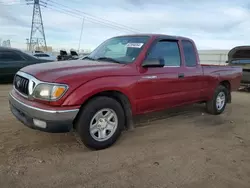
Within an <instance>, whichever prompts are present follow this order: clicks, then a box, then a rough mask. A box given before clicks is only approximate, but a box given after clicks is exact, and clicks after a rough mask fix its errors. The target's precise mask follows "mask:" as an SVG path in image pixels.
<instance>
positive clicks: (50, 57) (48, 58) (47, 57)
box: [33, 53, 57, 61]
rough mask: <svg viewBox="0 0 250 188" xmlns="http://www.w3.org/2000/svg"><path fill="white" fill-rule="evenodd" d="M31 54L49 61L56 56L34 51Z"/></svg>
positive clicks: (54, 59) (53, 59)
mask: <svg viewBox="0 0 250 188" xmlns="http://www.w3.org/2000/svg"><path fill="white" fill-rule="evenodd" d="M33 56H35V57H37V58H38V59H45V60H50V61H56V60H57V58H56V56H53V55H49V54H46V53H34V54H33Z"/></svg>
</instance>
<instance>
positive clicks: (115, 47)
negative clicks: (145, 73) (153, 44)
mask: <svg viewBox="0 0 250 188" xmlns="http://www.w3.org/2000/svg"><path fill="white" fill-rule="evenodd" d="M148 39H149V37H148V36H121V37H114V38H111V39H108V40H106V41H105V42H103V43H102V44H101V45H100V46H98V47H97V48H96V49H95V50H94V51H93V52H92V53H91V54H90V55H89V56H88V58H91V59H93V60H101V59H102V60H107V61H108V60H111V59H113V62H115V61H117V62H119V63H125V64H128V63H132V62H134V60H135V59H136V58H137V56H138V55H139V54H140V52H141V50H142V49H143V47H144V45H145V44H146V42H147V41H148Z"/></svg>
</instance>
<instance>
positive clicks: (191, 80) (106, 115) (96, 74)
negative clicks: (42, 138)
mask: <svg viewBox="0 0 250 188" xmlns="http://www.w3.org/2000/svg"><path fill="white" fill-rule="evenodd" d="M241 77H242V68H240V67H232V66H211V65H204V66H203V65H200V63H199V56H198V53H197V49H196V46H195V43H194V42H193V40H191V39H189V38H184V37H176V36H168V35H157V34H150V35H147V34H145V35H126V36H118V37H113V38H110V39H108V40H106V41H104V42H103V43H102V44H101V45H99V46H98V47H97V48H96V49H95V50H94V51H93V52H92V53H91V54H90V55H88V56H86V57H85V58H84V59H83V60H72V61H64V62H62V63H60V64H58V63H57V62H51V63H45V64H37V65H31V66H27V67H24V68H22V69H21V70H20V71H19V72H17V74H16V75H15V79H14V82H13V89H12V91H11V92H10V94H9V104H10V109H11V111H12V113H13V114H14V116H15V117H16V118H17V119H18V120H20V121H21V122H22V123H23V124H25V125H27V126H29V127H30V128H34V129H38V130H41V131H46V132H65V131H71V130H74V132H75V133H77V135H78V137H79V138H80V139H81V141H82V142H83V143H84V144H85V145H86V146H87V147H89V148H91V149H96V150H98V149H104V148H107V147H110V146H111V145H112V144H114V143H115V142H116V140H117V139H118V138H119V136H120V135H121V132H122V131H123V130H126V129H130V128H133V120H132V119H133V118H132V117H133V116H135V115H138V114H145V113H149V112H154V111H159V110H163V109H167V108H173V107H177V106H182V105H186V104H192V103H199V102H201V103H205V104H206V110H207V112H208V113H210V114H214V115H218V114H221V113H222V112H223V111H224V109H225V107H226V105H227V103H230V102H231V92H232V91H234V90H237V89H238V87H239V86H240V80H241Z"/></svg>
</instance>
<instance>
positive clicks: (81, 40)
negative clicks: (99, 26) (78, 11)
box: [78, 17, 84, 53]
mask: <svg viewBox="0 0 250 188" xmlns="http://www.w3.org/2000/svg"><path fill="white" fill-rule="evenodd" d="M83 25H84V17H83V19H82V28H81V34H80V39H79V45H78V53H79V52H80V47H81V41H82V31H83Z"/></svg>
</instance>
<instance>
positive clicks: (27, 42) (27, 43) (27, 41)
mask: <svg viewBox="0 0 250 188" xmlns="http://www.w3.org/2000/svg"><path fill="white" fill-rule="evenodd" d="M29 44H30V43H29V39H28V38H27V39H26V45H27V51H29Z"/></svg>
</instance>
